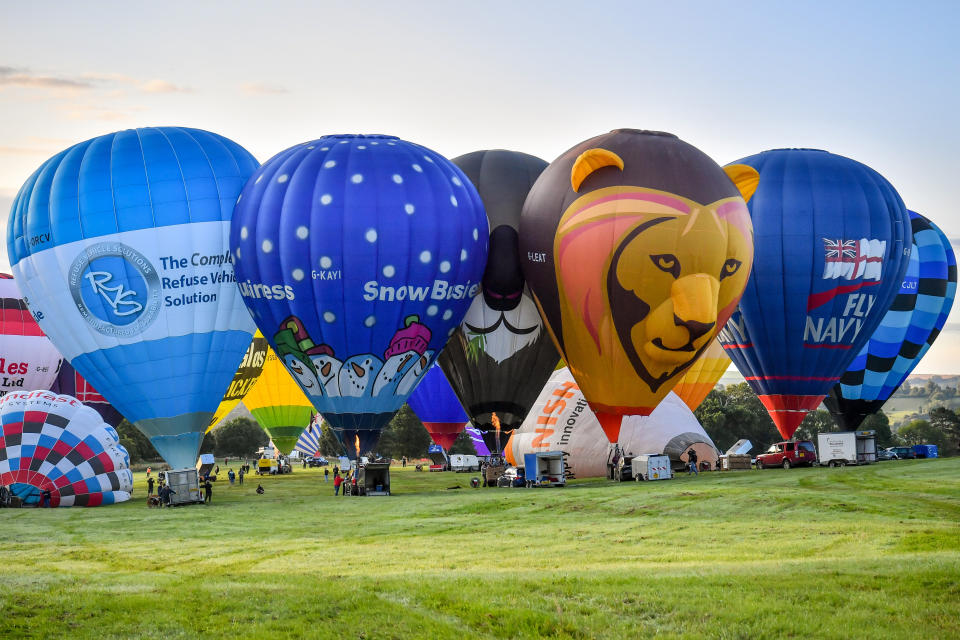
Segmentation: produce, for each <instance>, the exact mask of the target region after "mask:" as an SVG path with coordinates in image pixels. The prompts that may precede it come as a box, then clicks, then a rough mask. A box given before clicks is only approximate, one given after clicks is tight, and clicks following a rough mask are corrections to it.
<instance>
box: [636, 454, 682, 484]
mask: <svg viewBox="0 0 960 640" xmlns="http://www.w3.org/2000/svg"><path fill="white" fill-rule="evenodd" d="M630 471H631V473H632V475H633V479H634V480H636V481H638V482H639V481H640V480H669V479H670V478H672V477H673V470H672V469H671V468H670V457H669V456H664V455H657V454H654V453H645V454H642V455H639V456H634V457H633V460H631V461H630Z"/></svg>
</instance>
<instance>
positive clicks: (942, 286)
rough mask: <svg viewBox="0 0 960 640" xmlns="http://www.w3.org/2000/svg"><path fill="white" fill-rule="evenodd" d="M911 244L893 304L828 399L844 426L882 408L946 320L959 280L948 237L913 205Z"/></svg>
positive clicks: (853, 426)
mask: <svg viewBox="0 0 960 640" xmlns="http://www.w3.org/2000/svg"><path fill="white" fill-rule="evenodd" d="M909 213H910V224H911V228H912V230H913V249H912V252H911V254H910V265H909V267H908V268H907V273H906V276H905V277H904V278H903V284H902V285H901V286H900V291H899V293H898V294H897V296H896V298H894V300H893V304H892V305H891V307H890V308H889V310H888V311H887V313H886V315H884V316H883V320H882V321H881V322H880V325H879V326H878V327H877V328H876V330H875V331H874V332H873V335H871V336H870V340H869V341H868V342H867V344H866V345H865V346H864V347H863V349H861V351H860V353H859V354H858V355H857V357H856V359H854V361H853V363H852V364H851V365H850V366H849V367H847V370H846V372H845V373H844V374H843V376H842V377H841V378H840V382H838V383H837V384H835V385H833V387H832V388H831V389H830V393H829V395H828V396H827V397H826V398H825V399H824V404H825V405H826V406H827V409H829V410H830V413H832V414H833V417H834V419H835V420H836V421H837V424H838V425H840V427H842V428H843V429H848V430H854V429H856V428H857V427H859V426H860V423H862V422H863V421H864V419H865V418H866V417H867V416H868V415H870V414H871V413H874V412H876V411H878V410H879V409H880V407H882V406H883V403H884V402H886V401H887V399H889V398H890V396H892V395H893V394H894V393H896V391H897V389H899V388H900V385H901V384H903V381H904V380H906V379H907V376H908V375H910V372H911V371H913V369H914V367H916V366H917V364H918V363H919V362H920V358H922V357H923V354H925V353H926V350H927V348H929V346H930V345H932V344H933V341H934V340H936V338H937V336H938V335H939V333H940V329H942V328H943V325H944V323H945V322H946V321H947V315H948V314H949V313H950V308H951V307H952V306H953V297H954V295H955V294H956V286H957V262H956V258H955V256H954V253H953V249H952V248H951V246H950V241H949V240H947V237H946V236H945V235H944V234H943V232H942V231H941V230H940V229H939V228H938V227H937V226H936V225H935V224H933V223H932V222H930V221H929V220H927V219H926V218H924V217H923V216H922V215H920V214H919V213H915V212H913V211H910V212H909Z"/></svg>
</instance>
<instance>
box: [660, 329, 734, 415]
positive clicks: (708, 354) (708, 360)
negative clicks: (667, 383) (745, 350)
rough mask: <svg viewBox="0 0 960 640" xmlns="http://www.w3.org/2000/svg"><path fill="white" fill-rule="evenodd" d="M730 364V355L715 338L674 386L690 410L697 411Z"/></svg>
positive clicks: (675, 391) (674, 389) (674, 390)
mask: <svg viewBox="0 0 960 640" xmlns="http://www.w3.org/2000/svg"><path fill="white" fill-rule="evenodd" d="M729 366H730V356H728V355H727V353H726V351H724V350H723V347H722V346H720V343H719V342H717V341H716V340H714V341H713V342H711V343H710V346H709V347H707V350H706V351H704V352H703V354H702V355H701V356H700V357H699V358H697V360H696V362H694V363H693V365H691V366H690V368H689V369H687V370H686V372H685V373H684V374H683V376H682V377H681V378H680V381H679V382H677V385H676V386H675V387H674V388H673V392H674V393H676V394H677V395H678V396H680V399H681V400H683V401H684V402H685V403H686V405H687V406H688V407H690V411H696V410H697V407H699V406H700V403H701V402H703V400H704V398H706V397H707V395H708V394H709V393H710V391H711V389H713V388H714V387H715V386H717V382H719V381H720V378H722V377H723V374H724V373H726V372H727V368H728V367H729Z"/></svg>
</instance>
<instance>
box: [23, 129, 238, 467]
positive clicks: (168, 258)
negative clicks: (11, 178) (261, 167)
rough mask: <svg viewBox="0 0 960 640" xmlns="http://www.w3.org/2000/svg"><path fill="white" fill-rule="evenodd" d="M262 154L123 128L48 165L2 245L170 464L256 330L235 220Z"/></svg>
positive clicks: (196, 440) (44, 309)
mask: <svg viewBox="0 0 960 640" xmlns="http://www.w3.org/2000/svg"><path fill="white" fill-rule="evenodd" d="M256 167H257V161H256V160H255V159H254V157H253V156H252V155H250V154H249V153H248V152H247V151H246V150H244V149H243V147H241V146H239V145H238V144H236V143H234V142H231V141H230V140H228V139H226V138H224V137H222V136H218V135H216V134H213V133H209V132H207V131H201V130H199V129H186V128H178V127H156V128H147V129H128V130H126V131H119V132H117V133H111V134H108V135H104V136H100V137H97V138H93V139H91V140H87V141H86V142H81V143H80V144H77V145H74V146H72V147H70V148H69V149H67V150H65V151H62V152H60V153H58V154H57V155H55V156H54V157H53V158H51V159H50V160H48V161H47V162H45V163H44V164H43V165H42V166H41V167H40V168H39V169H38V170H37V171H36V172H35V173H34V174H33V175H32V176H30V178H29V179H28V180H27V182H26V183H25V184H24V186H23V187H22V188H21V189H20V192H19V194H17V198H16V200H15V201H14V204H13V209H12V212H11V215H10V223H9V227H8V232H7V246H8V250H9V255H10V261H11V263H12V264H13V272H14V276H15V277H16V280H17V283H18V284H19V285H20V288H21V290H22V291H23V294H24V299H25V300H26V302H27V305H28V307H29V308H30V311H31V312H32V313H33V315H34V317H35V318H36V319H37V321H38V322H39V324H40V326H41V328H42V329H43V330H44V332H45V333H46V334H47V335H48V336H49V338H50V340H51V341H53V343H54V345H56V347H57V348H58V349H59V350H60V352H61V353H62V354H63V355H64V356H65V357H66V358H67V359H68V360H69V361H70V363H71V364H72V365H73V367H74V368H75V369H76V370H77V371H78V372H79V373H80V375H82V376H83V377H84V378H85V379H86V380H87V381H88V382H89V383H90V384H91V385H93V387H94V388H96V389H97V390H98V391H99V392H100V393H102V394H103V396H104V398H106V399H107V401H109V402H110V404H112V405H113V406H114V407H115V408H116V409H117V410H118V411H120V413H122V414H123V415H124V416H126V418H127V419H128V420H130V421H131V422H133V423H134V424H135V425H136V426H137V428H139V429H140V430H141V431H142V432H143V433H144V434H146V435H147V436H148V437H149V438H150V441H151V442H152V443H153V446H154V447H156V449H157V451H158V452H159V453H160V455H162V456H163V458H164V459H165V460H166V461H167V462H168V463H169V464H170V465H171V466H172V467H174V468H181V467H192V466H193V465H194V464H195V462H196V458H197V451H198V450H199V448H200V441H201V439H202V438H203V433H204V430H205V429H206V427H207V425H208V424H209V422H210V418H211V417H212V416H213V413H214V411H215V410H216V408H217V405H218V404H219V402H220V399H221V397H222V396H223V394H224V391H225V390H226V388H227V386H228V385H229V384H230V381H231V379H232V378H233V375H234V372H235V371H236V369H237V366H238V365H239V364H240V360H241V359H242V358H243V355H244V352H245V351H246V349H247V346H248V345H249V344H250V340H251V338H252V335H253V331H254V328H255V327H254V324H253V321H252V320H251V318H250V314H249V312H248V311H247V309H246V307H244V305H243V302H242V300H241V297H240V291H239V290H238V289H237V285H236V281H235V279H234V276H233V264H232V257H231V254H230V252H229V249H228V242H227V241H228V237H229V227H230V217H231V215H232V214H233V206H234V204H235V203H236V200H237V196H238V195H239V194H240V190H241V188H242V187H243V185H244V183H245V182H246V180H247V178H248V177H249V176H250V175H251V174H252V173H253V171H254V169H256Z"/></svg>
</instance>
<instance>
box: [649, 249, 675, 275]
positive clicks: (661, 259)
mask: <svg viewBox="0 0 960 640" xmlns="http://www.w3.org/2000/svg"><path fill="white" fill-rule="evenodd" d="M650 259H651V260H652V261H653V264H654V265H655V266H656V267H657V269H660V270H661V271H666V272H667V273H669V274H670V275H672V276H673V277H674V278H679V277H680V261H679V260H677V256H675V255H673V254H672V253H658V254H657V255H653V256H650Z"/></svg>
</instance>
